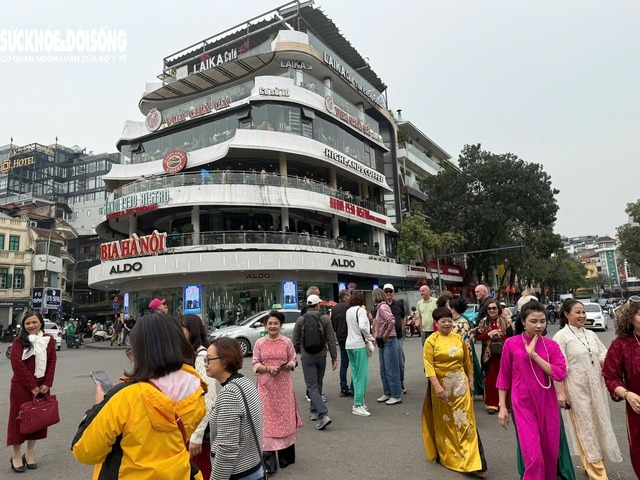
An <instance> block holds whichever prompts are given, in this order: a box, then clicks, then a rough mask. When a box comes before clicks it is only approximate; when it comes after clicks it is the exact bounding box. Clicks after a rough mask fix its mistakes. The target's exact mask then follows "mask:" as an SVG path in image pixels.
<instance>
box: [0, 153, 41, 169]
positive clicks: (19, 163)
mask: <svg viewBox="0 0 640 480" xmlns="http://www.w3.org/2000/svg"><path fill="white" fill-rule="evenodd" d="M35 164H36V159H35V157H26V158H14V159H13V160H10V159H7V160H4V161H3V162H2V164H0V173H8V172H9V171H10V170H13V169H14V168H22V167H27V166H29V165H35Z"/></svg>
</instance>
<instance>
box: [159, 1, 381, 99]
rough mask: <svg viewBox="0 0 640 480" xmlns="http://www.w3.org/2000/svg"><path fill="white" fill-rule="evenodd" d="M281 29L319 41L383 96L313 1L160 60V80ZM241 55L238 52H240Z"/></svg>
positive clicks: (290, 6) (365, 65)
mask: <svg viewBox="0 0 640 480" xmlns="http://www.w3.org/2000/svg"><path fill="white" fill-rule="evenodd" d="M281 26H285V27H287V28H289V29H293V30H298V31H302V32H305V33H307V32H308V33H312V34H314V35H315V36H317V37H319V38H320V39H321V40H322V41H323V42H324V43H325V44H326V45H327V46H328V47H329V48H331V49H332V50H333V51H334V52H335V53H336V54H337V55H338V56H340V57H341V58H342V59H343V60H344V61H345V62H347V63H348V64H349V65H350V66H351V67H352V68H353V69H354V70H355V71H357V72H358V73H359V74H360V75H361V76H362V77H363V78H364V79H365V80H367V81H368V82H369V83H370V84H371V85H372V86H373V87H374V88H376V89H377V90H378V91H379V92H384V91H385V90H386V88H387V86H386V85H385V84H384V83H383V82H382V80H381V79H380V78H379V77H378V75H377V74H376V73H375V72H374V71H373V70H372V69H371V67H370V66H369V63H368V62H367V61H366V60H365V59H364V58H363V57H362V56H361V55H360V54H359V53H358V51H357V50H356V49H355V48H354V47H353V46H352V45H351V43H350V42H349V41H348V40H347V39H346V38H345V37H344V36H343V35H342V33H340V30H339V29H338V27H337V26H336V25H335V23H333V21H332V20H331V19H329V18H328V17H327V16H326V15H325V14H324V12H322V11H321V10H320V9H318V8H314V6H313V1H312V0H311V1H304V2H300V1H293V2H289V3H286V4H284V5H282V6H280V7H278V8H274V9H273V10H269V11H268V12H266V13H264V14H262V15H258V16H257V17H254V18H252V19H250V20H248V21H246V22H243V23H241V24H238V25H236V26H234V27H231V28H229V29H227V30H225V31H224V32H221V33H218V34H216V35H214V36H212V37H209V38H205V39H204V40H202V41H200V42H198V43H195V44H193V45H190V46H188V47H186V48H183V49H182V50H179V51H177V52H175V53H172V54H171V55H168V56H167V57H165V58H164V59H163V74H162V75H161V76H160V78H161V79H165V78H167V77H168V76H170V74H169V73H170V71H171V70H172V69H174V68H178V67H180V66H182V65H185V64H187V63H188V62H189V61H192V60H193V59H194V58H197V57H198V56H202V55H204V54H208V53H209V52H213V51H214V50H216V51H219V50H221V49H223V48H224V47H226V46H230V45H232V44H237V43H238V41H239V40H242V39H245V42H246V48H247V49H249V48H251V47H250V46H249V39H251V46H253V47H255V46H257V45H260V44H262V43H263V42H266V41H267V40H269V39H270V38H272V37H271V35H272V34H274V33H276V32H277V31H278V30H281V29H282V27H281ZM241 53H242V52H241Z"/></svg>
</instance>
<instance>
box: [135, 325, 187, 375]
mask: <svg viewBox="0 0 640 480" xmlns="http://www.w3.org/2000/svg"><path fill="white" fill-rule="evenodd" d="M129 338H130V340H131V350H132V354H133V369H132V370H131V371H130V372H125V375H127V376H128V377H130V378H132V379H133V380H136V381H138V382H144V381H145V380H149V379H151V378H160V377H164V376H165V375H168V374H169V373H172V372H177V371H178V370H180V369H181V368H182V365H183V364H185V363H186V364H189V365H193V364H194V362H195V357H196V352H195V351H194V350H193V347H192V346H191V344H190V343H189V342H188V341H187V339H186V337H185V336H184V333H183V332H182V328H181V327H180V324H179V323H178V321H177V320H176V319H175V318H173V317H172V316H171V315H167V314H164V313H152V314H150V315H144V316H142V317H140V318H139V319H138V320H137V321H136V324H135V325H134V327H133V328H132V329H131V333H130V334H129Z"/></svg>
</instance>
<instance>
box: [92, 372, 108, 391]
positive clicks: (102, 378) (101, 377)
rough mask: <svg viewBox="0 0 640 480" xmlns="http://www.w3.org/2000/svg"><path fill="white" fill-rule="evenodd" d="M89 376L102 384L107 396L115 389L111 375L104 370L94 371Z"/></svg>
mask: <svg viewBox="0 0 640 480" xmlns="http://www.w3.org/2000/svg"><path fill="white" fill-rule="evenodd" d="M89 375H91V378H93V381H94V382H96V383H99V384H100V386H101V387H102V391H103V392H104V393H105V394H106V393H107V392H108V391H109V390H111V389H112V388H113V387H114V385H113V382H112V381H111V379H110V378H109V375H107V374H106V373H105V371H104V370H94V371H93V372H91V373H90V374H89Z"/></svg>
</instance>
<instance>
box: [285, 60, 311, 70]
mask: <svg viewBox="0 0 640 480" xmlns="http://www.w3.org/2000/svg"><path fill="white" fill-rule="evenodd" d="M280 66H281V67H282V68H294V69H296V70H313V67H312V66H311V65H309V64H308V63H304V62H301V61H299V60H280Z"/></svg>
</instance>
